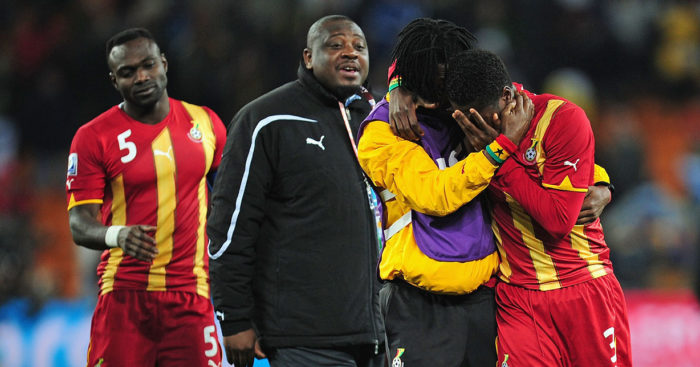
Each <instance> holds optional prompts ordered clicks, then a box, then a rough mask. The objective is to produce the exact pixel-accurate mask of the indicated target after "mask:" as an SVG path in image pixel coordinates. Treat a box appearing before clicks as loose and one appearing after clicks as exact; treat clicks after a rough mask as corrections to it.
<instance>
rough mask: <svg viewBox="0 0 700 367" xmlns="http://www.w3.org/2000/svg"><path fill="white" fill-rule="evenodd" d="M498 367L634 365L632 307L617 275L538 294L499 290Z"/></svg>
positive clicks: (501, 285)
mask: <svg viewBox="0 0 700 367" xmlns="http://www.w3.org/2000/svg"><path fill="white" fill-rule="evenodd" d="M496 305H497V312H496V321H497V325H498V342H497V349H498V366H500V367H518V366H528V367H532V366H548V367H549V366H563V367H569V366H599V367H604V366H610V367H613V366H616V367H626V366H632V356H631V349H630V348H631V342H630V331H629V324H628V322H627V306H626V304H625V298H624V295H623V293H622V288H620V284H619V283H618V281H617V278H615V276H614V275H613V274H610V275H606V276H603V277H600V278H597V279H593V280H591V281H588V282H585V283H581V284H577V285H574V286H570V287H566V288H561V289H555V290H551V291H545V292H542V291H536V290H529V289H525V288H520V287H517V286H513V285H509V284H507V283H499V284H498V285H497V286H496Z"/></svg>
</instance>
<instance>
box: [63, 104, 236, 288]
mask: <svg viewBox="0 0 700 367" xmlns="http://www.w3.org/2000/svg"><path fill="white" fill-rule="evenodd" d="M169 102H170V113H169V114H168V116H167V117H166V118H165V119H164V120H163V121H161V122H159V123H157V124H155V125H149V124H144V123H141V122H138V121H136V120H134V119H132V118H131V117H129V116H128V115H127V114H126V113H125V112H124V111H122V109H121V108H119V106H114V107H112V108H111V109H109V110H107V111H106V112H104V113H102V114H101V115H99V116H98V117H96V118H95V119H94V120H92V121H90V122H89V123H87V124H85V125H83V126H82V127H80V129H78V131H77V133H76V134H75V137H74V138H73V143H72V144H71V149H70V155H69V158H68V173H67V179H66V192H67V197H68V209H69V210H70V208H72V207H74V206H76V205H81V204H89V203H95V204H101V214H102V223H104V224H105V225H136V224H145V225H153V226H156V227H157V230H156V232H155V239H156V242H157V246H158V251H159V253H158V255H157V257H156V258H155V259H154V261H153V263H146V262H143V261H139V260H136V259H135V258H132V257H130V256H124V252H123V251H122V249H121V248H119V247H116V248H112V249H109V250H105V251H104V252H103V253H102V257H101V262H100V264H99V266H98V268H97V273H98V275H99V277H100V281H99V285H100V294H105V293H107V292H110V291H112V290H113V289H141V290H149V291H161V290H180V291H189V292H196V293H198V294H199V295H201V296H203V297H207V298H209V277H208V274H209V257H208V255H207V251H206V245H207V236H206V230H205V229H206V228H205V224H206V223H205V220H206V214H207V205H208V195H209V193H208V188H207V183H206V175H207V174H208V173H209V172H210V171H212V170H215V169H216V168H217V167H218V165H219V162H220V161H221V154H222V151H223V148H224V143H225V139H226V129H225V127H224V125H223V124H222V122H221V120H220V119H219V117H218V116H217V115H216V114H215V113H214V112H213V111H211V110H210V109H208V108H206V107H199V106H195V105H191V104H188V103H185V102H182V101H178V100H175V99H172V98H171V99H170V100H169Z"/></svg>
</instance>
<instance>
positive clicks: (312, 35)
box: [306, 14, 355, 48]
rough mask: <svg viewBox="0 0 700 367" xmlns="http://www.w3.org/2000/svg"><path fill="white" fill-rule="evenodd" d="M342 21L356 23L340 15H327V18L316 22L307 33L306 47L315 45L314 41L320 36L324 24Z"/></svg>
mask: <svg viewBox="0 0 700 367" xmlns="http://www.w3.org/2000/svg"><path fill="white" fill-rule="evenodd" d="M341 20H343V21H347V22H351V23H355V21H353V20H352V19H350V18H349V17H347V16H345V15H339V14H335V15H326V16H325V17H323V18H321V19H319V20H317V21H315V22H314V24H312V25H311V27H309V31H308V32H307V33H306V47H307V48H311V47H312V46H313V45H312V44H313V43H314V40H316V38H317V37H318V35H319V34H320V32H321V27H323V25H324V24H326V23H328V22H337V21H341Z"/></svg>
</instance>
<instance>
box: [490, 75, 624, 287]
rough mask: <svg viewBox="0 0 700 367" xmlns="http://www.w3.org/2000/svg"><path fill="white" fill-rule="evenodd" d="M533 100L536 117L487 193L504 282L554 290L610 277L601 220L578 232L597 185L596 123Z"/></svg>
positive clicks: (554, 101)
mask: <svg viewBox="0 0 700 367" xmlns="http://www.w3.org/2000/svg"><path fill="white" fill-rule="evenodd" d="M518 86H519V85H518ZM519 87H521V86H519ZM527 93H528V95H529V97H530V98H531V99H532V101H533V103H534V105H535V116H534V118H533V120H532V123H531V125H530V128H529V130H528V132H527V133H526V135H525V137H524V138H523V140H522V141H521V143H520V146H519V147H518V151H517V152H516V153H514V154H513V155H512V156H511V159H508V160H506V162H505V163H504V164H503V166H502V167H501V168H500V169H499V171H498V173H497V174H496V176H495V178H494V180H493V181H492V182H491V186H490V187H489V191H488V192H489V198H490V199H491V202H492V204H493V205H492V218H493V222H492V227H493V230H494V233H495V234H496V238H497V243H498V248H499V252H500V255H501V265H500V269H499V277H500V279H501V280H503V281H505V282H507V283H511V284H514V285H518V286H522V287H525V288H528V289H537V290H550V289H557V288H561V287H565V286H568V285H573V284H577V283H581V282H584V281H587V280H590V279H593V278H597V277H600V276H603V275H605V274H608V273H611V272H612V265H611V263H610V256H609V249H608V247H607V245H606V243H605V239H604V236H603V229H602V227H601V224H600V220H599V219H596V221H595V222H593V223H591V224H588V225H585V226H583V225H575V223H576V219H577V217H578V214H579V212H580V211H581V205H582V203H583V199H584V197H585V194H586V191H587V190H588V186H589V185H592V184H593V170H594V164H595V163H594V138H593V131H592V129H591V126H590V122H589V121H588V118H587V117H586V115H585V113H584V112H583V110H582V109H581V108H580V107H578V106H576V105H574V104H573V103H571V102H569V101H566V100H564V99H563V98H560V97H557V96H553V95H548V94H545V95H535V94H532V93H529V92H527Z"/></svg>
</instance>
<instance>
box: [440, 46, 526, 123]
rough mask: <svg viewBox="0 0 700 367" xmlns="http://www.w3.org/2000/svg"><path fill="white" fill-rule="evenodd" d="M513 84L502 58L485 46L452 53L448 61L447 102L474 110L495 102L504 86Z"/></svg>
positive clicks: (446, 79)
mask: <svg viewBox="0 0 700 367" xmlns="http://www.w3.org/2000/svg"><path fill="white" fill-rule="evenodd" d="M512 84H513V82H512V81H511V79H510V75H508V71H507V70H506V66H505V65H504V64H503V61H502V60H501V58H500V57H498V56H497V55H496V54H494V53H492V52H489V51H486V50H469V51H464V52H461V53H459V54H457V55H455V56H454V57H452V58H451V59H450V61H449V67H448V71H447V75H446V76H445V87H446V90H447V98H449V100H450V102H452V103H454V104H455V105H456V106H458V107H460V108H474V109H476V110H477V111H479V110H481V109H482V108H484V107H487V106H490V105H492V104H494V103H498V99H499V98H500V97H501V93H502V92H503V87H505V86H510V85H512Z"/></svg>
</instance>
